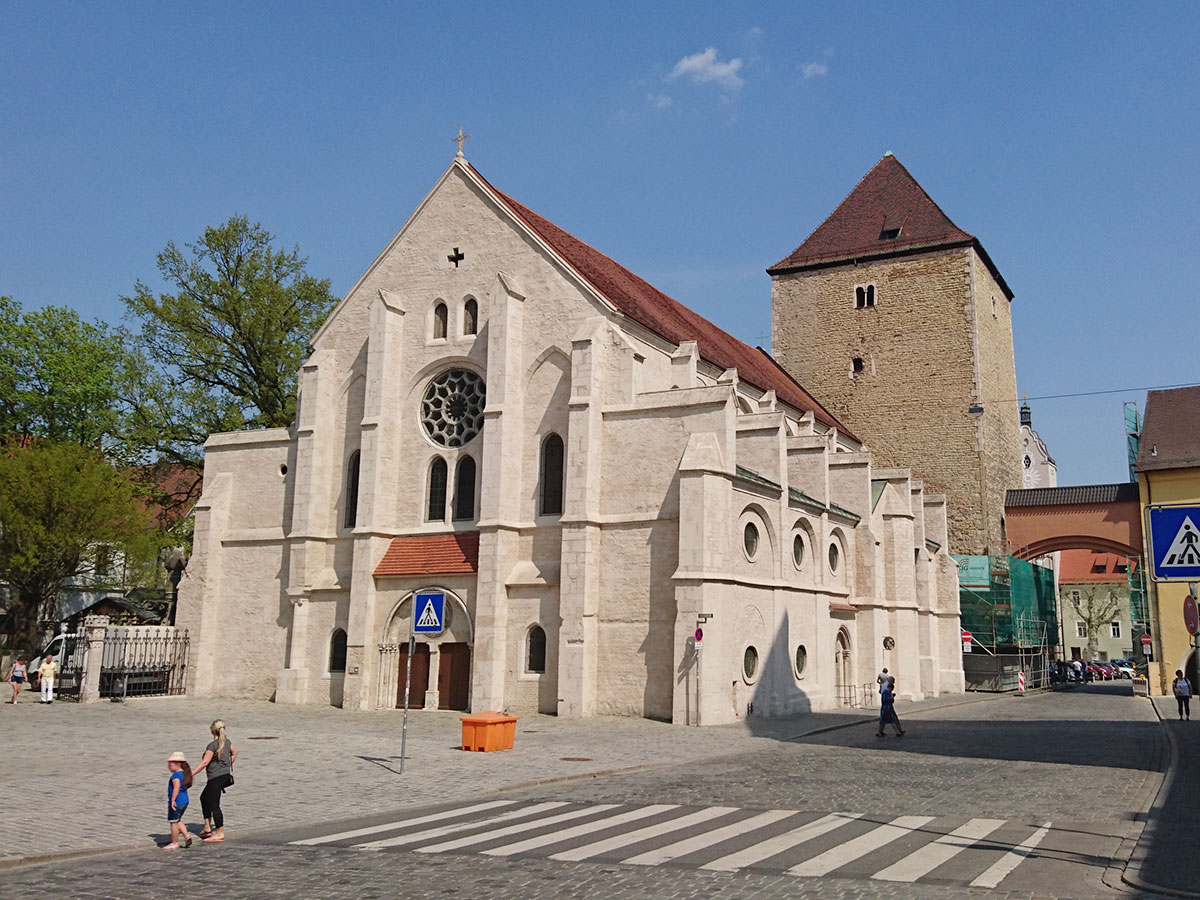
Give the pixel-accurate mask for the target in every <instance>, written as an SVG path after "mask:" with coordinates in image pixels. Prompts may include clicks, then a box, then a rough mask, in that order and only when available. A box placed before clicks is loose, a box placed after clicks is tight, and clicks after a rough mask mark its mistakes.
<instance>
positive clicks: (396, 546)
mask: <svg viewBox="0 0 1200 900" xmlns="http://www.w3.org/2000/svg"><path fill="white" fill-rule="evenodd" d="M478 571H479V532H478V531H463V532H459V533H457V534H428V535H411V536H408V537H398V538H392V543H391V546H390V547H388V549H387V552H386V553H385V554H383V559H381V560H380V561H379V565H378V566H376V567H375V574H376V576H379V575H473V574H474V573H476V572H478Z"/></svg>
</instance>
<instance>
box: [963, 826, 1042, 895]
mask: <svg viewBox="0 0 1200 900" xmlns="http://www.w3.org/2000/svg"><path fill="white" fill-rule="evenodd" d="M1050 825H1051V823H1050V822H1047V823H1046V824H1045V825H1043V826H1042V827H1041V828H1039V829H1038V830H1037V831H1035V832H1034V833H1033V834H1031V835H1030V836H1029V837H1027V838H1026V839H1025V840H1023V841H1021V843H1019V844H1017V846H1015V847H1013V848H1012V849H1011V850H1009V851H1008V852H1007V853H1006V854H1004V856H1002V857H1000V859H998V860H996V862H995V863H993V864H992V865H991V866H990V867H988V870H987V871H986V872H984V873H983V874H982V875H980V876H979V877H978V878H976V879H975V880H974V881H972V882H971V887H984V888H994V887H995V886H996V885H998V884H999V883H1000V882H1001V881H1003V880H1004V879H1005V878H1007V877H1008V875H1009V874H1010V873H1011V872H1012V871H1013V869H1015V868H1016V867H1017V866H1019V865H1020V864H1021V863H1023V862H1024V861H1025V858H1026V857H1028V856H1029V854H1030V853H1032V852H1033V851H1034V849H1035V848H1036V847H1037V845H1038V844H1040V843H1041V842H1042V839H1043V838H1044V837H1045V836H1046V835H1047V834H1049V833H1050Z"/></svg>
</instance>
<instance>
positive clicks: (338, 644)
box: [329, 628, 346, 674]
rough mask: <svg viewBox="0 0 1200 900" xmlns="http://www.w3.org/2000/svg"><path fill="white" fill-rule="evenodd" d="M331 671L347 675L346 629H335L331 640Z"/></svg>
mask: <svg viewBox="0 0 1200 900" xmlns="http://www.w3.org/2000/svg"><path fill="white" fill-rule="evenodd" d="M329 671H330V673H337V672H341V673H343V674H344V673H345V671H346V632H345V629H342V628H335V629H334V630H333V634H332V635H331V636H330V638H329Z"/></svg>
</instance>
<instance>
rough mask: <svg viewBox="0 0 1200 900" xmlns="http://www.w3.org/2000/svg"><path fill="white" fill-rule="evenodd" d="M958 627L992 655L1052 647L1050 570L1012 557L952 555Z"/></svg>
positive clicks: (1054, 613)
mask: <svg viewBox="0 0 1200 900" xmlns="http://www.w3.org/2000/svg"><path fill="white" fill-rule="evenodd" d="M954 559H955V561H956V562H957V563H958V580H959V604H960V607H961V610H962V612H961V615H962V627H963V629H964V630H966V631H969V632H971V634H972V636H973V638H974V640H975V642H976V643H978V644H980V645H982V646H983V647H985V648H987V649H989V650H991V651H992V652H1001V653H1002V652H1009V651H1011V650H1018V649H1030V650H1031V649H1036V648H1039V647H1043V646H1046V645H1047V644H1049V645H1053V644H1054V643H1055V641H1056V636H1057V634H1058V603H1057V598H1056V597H1055V594H1054V571H1053V570H1052V569H1050V568H1048V567H1046V566H1039V565H1034V564H1033V563H1031V562H1028V561H1026V560H1023V559H1017V558H1015V557H1012V556H956V557H954Z"/></svg>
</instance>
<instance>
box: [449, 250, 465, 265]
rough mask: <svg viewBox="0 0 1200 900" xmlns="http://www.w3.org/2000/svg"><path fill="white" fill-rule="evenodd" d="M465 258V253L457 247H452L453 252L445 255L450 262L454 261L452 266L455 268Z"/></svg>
mask: <svg viewBox="0 0 1200 900" xmlns="http://www.w3.org/2000/svg"><path fill="white" fill-rule="evenodd" d="M466 258H467V254H465V253H463V252H462V251H461V250H459V249H458V248H457V247H455V248H454V252H453V253H450V254H448V255H447V256H446V259H448V260H450V262H452V263H454V268H456V269H457V268H458V264H459V263H460V262H462V261H463V260H464V259H466Z"/></svg>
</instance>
